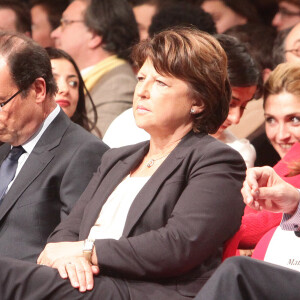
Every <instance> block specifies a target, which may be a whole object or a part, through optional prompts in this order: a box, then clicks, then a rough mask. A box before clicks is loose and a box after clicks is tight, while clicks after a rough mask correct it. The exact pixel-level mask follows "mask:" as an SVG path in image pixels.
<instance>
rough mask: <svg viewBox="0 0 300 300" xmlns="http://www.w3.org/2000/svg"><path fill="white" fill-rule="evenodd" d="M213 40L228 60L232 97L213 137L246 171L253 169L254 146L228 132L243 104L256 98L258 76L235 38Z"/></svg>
mask: <svg viewBox="0 0 300 300" xmlns="http://www.w3.org/2000/svg"><path fill="white" fill-rule="evenodd" d="M216 38H217V40H218V41H219V42H220V44H221V46H222V47H223V48H224V50H225V52H226V54H227V57H228V74H229V80H230V85H231V89H232V97H231V101H230V105H229V113H228V116H227V119H226V120H225V122H224V123H223V124H222V126H220V128H219V130H218V131H217V132H216V133H215V134H214V135H213V136H214V137H216V138H217V139H219V140H221V141H222V142H224V143H226V144H228V145H230V146H231V147H232V148H234V149H235V150H237V151H238V152H239V153H240V154H241V155H242V157H243V158H244V160H245V162H246V165H247V167H248V168H249V167H253V166H254V161H255V158H256V154H255V150H254V147H253V146H252V145H251V144H250V143H249V141H248V140H247V139H238V138H236V137H235V136H234V135H233V134H232V133H231V132H230V126H231V125H233V124H238V123H239V122H240V119H241V118H242V116H243V113H244V111H245V109H246V106H247V104H248V103H249V102H250V101H251V100H252V99H253V98H254V96H255V95H256V92H257V90H258V86H259V83H260V80H261V73H260V71H259V68H258V67H257V65H256V63H255V61H254V59H253V58H252V57H251V55H250V54H249V52H248V51H247V49H246V47H245V46H244V45H243V44H242V43H241V42H239V41H238V40H237V39H236V38H234V37H231V36H228V35H225V34H220V35H216Z"/></svg>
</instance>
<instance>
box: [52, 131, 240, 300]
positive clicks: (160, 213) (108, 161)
mask: <svg viewBox="0 0 300 300" xmlns="http://www.w3.org/2000/svg"><path fill="white" fill-rule="evenodd" d="M148 147H149V142H148V141H147V142H143V143H140V144H136V145H132V146H127V147H123V148H118V149H111V150H109V151H108V152H107V153H106V154H105V155H104V157H105V158H104V157H103V160H102V163H101V165H100V167H99V169H98V172H97V173H96V174H95V175H94V177H93V178H92V180H91V182H90V183H89V185H88V186H87V188H86V190H85V192H84V193H83V195H82V196H81V198H80V200H79V201H78V202H77V204H76V206H75V207H74V209H73V210H72V212H71V213H70V215H69V216H68V217H67V218H66V219H65V220H64V221H63V222H62V223H61V224H60V225H59V226H58V227H57V228H56V230H55V231H54V233H53V234H52V235H51V237H50V238H49V240H48V242H58V241H77V240H83V239H85V238H87V236H88V234H89V231H90V229H91V227H92V226H93V224H94V223H95V221H96V219H97V217H98V214H99V212H100V210H101V208H102V206H103V204H104V203H105V201H106V200H107V197H108V196H109V195H110V194H111V192H112V191H113V190H114V188H115V187H116V186H117V185H118V184H119V183H120V181H121V180H122V179H123V178H124V177H125V176H126V175H127V174H128V173H129V172H130V170H132V169H134V168H135V166H136V165H137V164H138V163H139V162H140V161H141V160H142V159H143V157H144V155H145V153H147V151H148ZM244 176H245V164H244V162H243V159H242V158H241V156H240V155H239V154H238V153H237V152H236V151H235V150H233V149H232V148H230V147H229V146H227V145H225V144H224V143H222V142H220V141H217V140H216V139H214V138H212V137H211V136H207V135H204V134H194V133H192V132H191V133H189V134H188V135H187V136H186V137H184V139H183V140H182V141H181V142H180V143H179V145H178V146H177V147H176V148H175V149H174V150H173V151H172V153H171V154H170V155H169V156H168V157H167V159H166V160H165V161H164V162H163V164H162V165H161V166H160V167H159V168H158V169H157V171H156V172H155V173H154V174H153V175H152V177H151V178H150V179H149V181H148V182H147V183H146V184H145V185H144V187H143V188H142V190H141V191H140V192H139V194H138V195H137V196H136V198H135V200H134V202H133V204H132V206H131V208H130V210H129V213H128V217H127V220H126V224H125V228H124V231H123V236H122V237H121V238H120V240H113V239H103V240H96V242H95V247H96V253H97V257H98V261H99V266H100V270H101V271H100V272H101V275H109V276H120V277H123V278H126V282H127V284H128V287H129V291H130V295H131V299H139V300H140V299H144V298H143V296H145V295H146V294H147V293H148V294H149V293H150V291H151V290H152V291H153V289H155V290H157V289H161V293H162V294H163V295H164V296H163V297H161V298H160V297H159V296H158V297H157V298H155V299H184V298H185V297H186V296H189V297H192V296H194V295H196V293H197V292H198V291H199V289H200V288H201V286H202V285H203V284H204V283H205V281H206V280H207V279H208V277H209V276H210V275H211V273H212V271H213V270H214V269H215V268H216V267H217V265H218V264H219V263H220V261H221V255H222V249H223V244H224V242H225V241H226V240H227V239H228V238H230V237H231V236H232V235H233V234H234V233H235V232H236V231H237V230H238V229H239V226H240V223H241V217H242V214H243V209H244V204H243V201H242V196H241V192H240V189H241V187H242V182H243V180H244ZM153 281H154V282H156V283H159V284H158V285H157V284H156V285H155V287H153ZM96 284H97V282H96ZM137 284H142V285H143V287H142V288H141V287H140V286H139V287H137V286H136V285H137ZM170 293H173V294H174V295H176V297H175V298H170V297H169V296H168V295H170ZM150 294H151V293H150ZM168 297H169V298H168ZM147 299H148V298H147ZM153 299H154V298H153Z"/></svg>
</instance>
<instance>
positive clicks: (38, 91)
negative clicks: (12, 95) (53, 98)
mask: <svg viewBox="0 0 300 300" xmlns="http://www.w3.org/2000/svg"><path fill="white" fill-rule="evenodd" d="M32 89H33V91H34V93H35V96H36V103H42V102H44V101H45V99H46V94H47V93H46V82H45V80H44V78H42V77H39V78H37V79H36V80H35V81H34V83H33V84H32Z"/></svg>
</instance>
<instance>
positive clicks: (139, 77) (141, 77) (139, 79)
mask: <svg viewBox="0 0 300 300" xmlns="http://www.w3.org/2000/svg"><path fill="white" fill-rule="evenodd" d="M144 79H145V78H144V77H143V76H138V77H137V80H138V82H142V81H143V80H144Z"/></svg>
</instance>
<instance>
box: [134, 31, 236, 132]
mask: <svg viewBox="0 0 300 300" xmlns="http://www.w3.org/2000/svg"><path fill="white" fill-rule="evenodd" d="M132 59H133V61H134V62H135V63H136V65H137V67H138V68H141V67H142V65H143V64H144V62H145V61H146V59H150V60H151V62H152V63H153V66H154V68H155V70H156V71H157V72H158V73H159V74H161V75H167V76H172V77H175V78H178V79H180V80H183V81H184V82H186V83H187V84H188V85H189V88H190V94H191V98H192V99H194V100H195V101H196V102H197V105H203V106H204V109H203V111H202V112H201V113H199V114H197V115H194V124H193V130H194V131H195V132H199V131H200V132H206V133H215V132H216V131H217V130H218V129H219V127H220V126H221V125H222V124H223V122H224V121H225V119H226V118H227V115H228V109H229V102H230V98H231V89H230V85H229V80H228V76H227V57H226V54H225V52H224V50H223V48H222V47H221V46H220V44H219V42H218V41H217V40H216V39H215V38H214V37H212V36H211V35H209V34H207V33H205V32H202V31H200V30H197V29H194V28H182V27H174V28H172V29H169V30H165V31H162V32H160V33H158V34H156V35H154V36H153V38H151V39H147V40H145V41H142V42H140V43H139V44H137V45H136V46H135V47H134V48H133V51H132Z"/></svg>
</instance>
